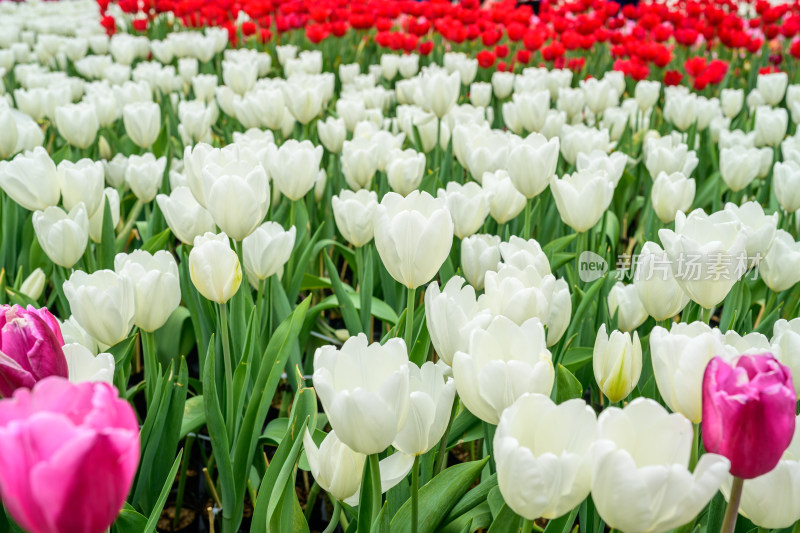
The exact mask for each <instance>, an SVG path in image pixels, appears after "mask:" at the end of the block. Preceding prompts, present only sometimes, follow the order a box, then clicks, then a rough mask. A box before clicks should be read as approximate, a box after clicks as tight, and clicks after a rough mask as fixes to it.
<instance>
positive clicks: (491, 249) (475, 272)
mask: <svg viewBox="0 0 800 533" xmlns="http://www.w3.org/2000/svg"><path fill="white" fill-rule="evenodd" d="M448 185H449V184H448ZM499 262H500V236H499V235H485V234H476V235H471V236H469V237H467V238H466V239H464V240H463V241H461V270H463V271H464V277H465V278H466V279H467V282H468V283H469V284H470V285H472V286H473V287H475V288H476V289H478V290H481V289H483V284H484V277H485V276H486V273H487V272H489V271H494V270H495V269H496V268H497V263H499ZM429 327H430V324H429Z"/></svg>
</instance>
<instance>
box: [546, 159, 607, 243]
mask: <svg viewBox="0 0 800 533" xmlns="http://www.w3.org/2000/svg"><path fill="white" fill-rule="evenodd" d="M550 190H551V191H552V193H553V199H555V201H556V207H558V213H559V214H560V215H561V220H563V221H564V223H565V224H567V225H568V226H570V227H571V228H572V229H574V230H575V231H576V232H578V233H582V232H584V231H588V230H589V229H591V228H592V227H594V225H595V224H597V222H598V221H599V220H600V218H601V217H602V216H603V214H604V213H605V211H606V209H608V206H609V205H610V204H611V199H612V198H613V196H614V184H613V183H612V182H611V180H609V179H608V174H607V173H606V172H605V171H604V170H600V171H586V170H584V171H578V172H575V173H574V174H571V175H570V174H566V175H564V177H563V178H562V179H558V178H556V177H555V176H553V177H552V179H551V180H550Z"/></svg>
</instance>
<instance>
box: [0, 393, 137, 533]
mask: <svg viewBox="0 0 800 533" xmlns="http://www.w3.org/2000/svg"><path fill="white" fill-rule="evenodd" d="M0 420H2V422H0V439H2V441H3V448H4V453H3V455H2V458H0V485H2V486H3V488H4V490H3V502H4V504H5V506H6V508H7V509H8V512H9V515H10V516H11V517H13V519H14V520H15V521H16V522H17V523H18V524H19V525H20V527H22V528H23V529H24V530H25V531H29V532H30V533H52V532H66V531H82V532H85V533H100V532H102V531H106V530H107V529H108V528H110V527H111V524H112V523H113V522H114V520H115V519H116V517H117V515H118V514H119V512H120V510H121V509H122V506H123V504H124V503H125V498H126V497H127V495H128V492H129V491H130V489H131V485H132V484H133V479H134V477H136V467H137V464H138V462H139V424H138V422H137V419H136V413H135V412H134V410H133V408H132V407H131V406H130V404H129V403H128V402H127V401H125V400H122V399H120V398H118V397H117V391H116V389H115V388H114V387H113V386H111V385H109V384H107V383H80V384H77V385H76V384H72V383H70V382H69V381H67V380H66V379H60V378H51V379H47V380H44V381H43V382H42V383H39V384H37V385H36V386H35V387H34V388H33V389H32V390H30V391H28V390H21V391H18V392H17V393H16V394H15V395H14V399H9V400H5V401H3V402H0ZM44 472H46V473H47V475H43V473H44ZM88 479H91V480H92V481H91V484H92V485H93V486H94V489H87V488H85V487H86V483H87V480H88ZM10 487H14V488H13V489H10ZM43 492H46V493H47V494H48V495H49V497H48V498H47V499H45V500H43V499H41V498H38V497H36V495H37V494H42V493H43Z"/></svg>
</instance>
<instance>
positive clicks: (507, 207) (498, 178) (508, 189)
mask: <svg viewBox="0 0 800 533" xmlns="http://www.w3.org/2000/svg"><path fill="white" fill-rule="evenodd" d="M482 181H483V190H484V191H486V195H487V196H488V197H489V214H491V215H492V218H493V219H495V220H496V221H497V223H498V224H505V223H506V222H508V221H510V220H513V219H514V218H516V216H517V215H519V214H520V213H521V212H522V210H523V209H524V208H525V196H524V195H523V194H522V193H521V192H519V191H518V190H517V189H516V188H515V187H514V184H513V183H512V181H511V178H510V176H509V175H508V172H506V171H505V170H497V171H495V172H484V173H483V180H482Z"/></svg>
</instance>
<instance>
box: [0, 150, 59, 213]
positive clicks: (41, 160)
mask: <svg viewBox="0 0 800 533" xmlns="http://www.w3.org/2000/svg"><path fill="white" fill-rule="evenodd" d="M0 187H2V189H3V191H5V193H6V194H7V195H8V196H10V197H11V199H12V200H14V201H15V202H17V203H18V204H19V205H21V206H22V207H24V208H25V209H27V210H29V211H36V210H44V209H47V208H48V207H51V206H54V205H56V204H58V200H59V198H60V197H61V188H60V187H59V183H58V172H57V171H56V165H55V164H54V163H53V160H52V159H50V156H49V155H48V153H47V151H46V150H45V149H44V148H42V147H41V146H37V147H36V148H34V149H33V151H31V152H24V153H22V154H17V156H16V157H15V158H14V159H12V160H11V161H0Z"/></svg>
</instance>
